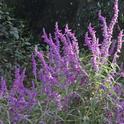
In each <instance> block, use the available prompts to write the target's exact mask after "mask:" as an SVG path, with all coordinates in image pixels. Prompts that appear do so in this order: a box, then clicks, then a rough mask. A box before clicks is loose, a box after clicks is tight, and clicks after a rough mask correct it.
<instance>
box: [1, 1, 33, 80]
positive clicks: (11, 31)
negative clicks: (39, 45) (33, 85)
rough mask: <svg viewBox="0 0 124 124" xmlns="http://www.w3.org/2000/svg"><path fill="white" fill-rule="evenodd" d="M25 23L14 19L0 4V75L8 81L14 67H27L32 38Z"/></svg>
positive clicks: (2, 4)
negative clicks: (4, 75) (4, 76)
mask: <svg viewBox="0 0 124 124" xmlns="http://www.w3.org/2000/svg"><path fill="white" fill-rule="evenodd" d="M25 25H26V24H25V22H23V21H21V20H18V19H16V18H14V15H13V12H12V10H11V9H9V8H8V7H7V6H6V4H5V3H0V75H3V74H5V73H6V75H7V76H6V77H7V78H8V79H9V78H10V74H11V71H12V70H14V66H15V65H17V64H18V65H19V64H21V65H22V66H23V67H25V66H27V65H28V62H29V58H30V54H31V52H32V48H33V47H32V43H31V39H32V36H31V35H30V34H29V33H28V32H29V31H28V30H27V29H26V26H25Z"/></svg>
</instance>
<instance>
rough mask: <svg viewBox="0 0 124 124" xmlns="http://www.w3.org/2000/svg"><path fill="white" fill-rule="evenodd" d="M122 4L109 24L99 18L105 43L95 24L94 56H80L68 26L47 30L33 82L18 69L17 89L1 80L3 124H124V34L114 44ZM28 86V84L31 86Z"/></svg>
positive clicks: (90, 37) (91, 32)
mask: <svg viewBox="0 0 124 124" xmlns="http://www.w3.org/2000/svg"><path fill="white" fill-rule="evenodd" d="M118 12H119V9H118V0H115V1H114V14H113V17H112V19H111V20H110V22H107V21H106V18H105V17H104V16H102V14H101V12H99V14H98V18H99V20H100V26H101V32H102V37H103V39H102V41H101V42H100V40H99V38H97V36H96V31H95V28H94V27H93V26H92V24H91V23H90V24H89V26H88V31H87V32H86V34H85V45H87V46H88V48H89V50H90V51H91V54H90V55H89V56H87V55H86V54H85V53H83V55H82V54H81V53H80V50H79V46H78V42H77V38H76V37H75V33H73V32H72V31H71V30H70V29H69V27H68V25H66V27H65V28H64V30H60V28H59V27H58V23H56V26H55V31H54V36H53V35H51V34H47V33H46V31H45V29H43V36H42V38H43V40H44V42H45V43H47V45H48V47H49V49H48V51H47V52H46V53H44V52H43V51H40V50H39V49H38V47H37V46H36V47H35V50H34V52H33V53H32V73H33V76H32V81H31V82H30V83H29V82H28V83H25V81H26V80H25V78H26V69H21V68H19V67H17V68H16V69H15V78H14V79H13V80H12V85H11V86H9V87H8V85H7V80H6V79H5V78H4V77H1V81H0V123H4V124H11V123H12V124H123V123H124V85H123V84H122V83H121V82H120V78H123V75H122V74H123V66H122V67H119V66H118V65H117V61H118V58H119V54H120V52H121V48H122V43H123V36H124V33H123V30H121V31H120V32H119V34H118V38H117V46H116V49H113V47H114V48H115V44H114V45H113V42H112V41H113V40H112V39H113V31H114V27H115V24H116V23H117V19H118ZM27 84H28V85H27Z"/></svg>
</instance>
